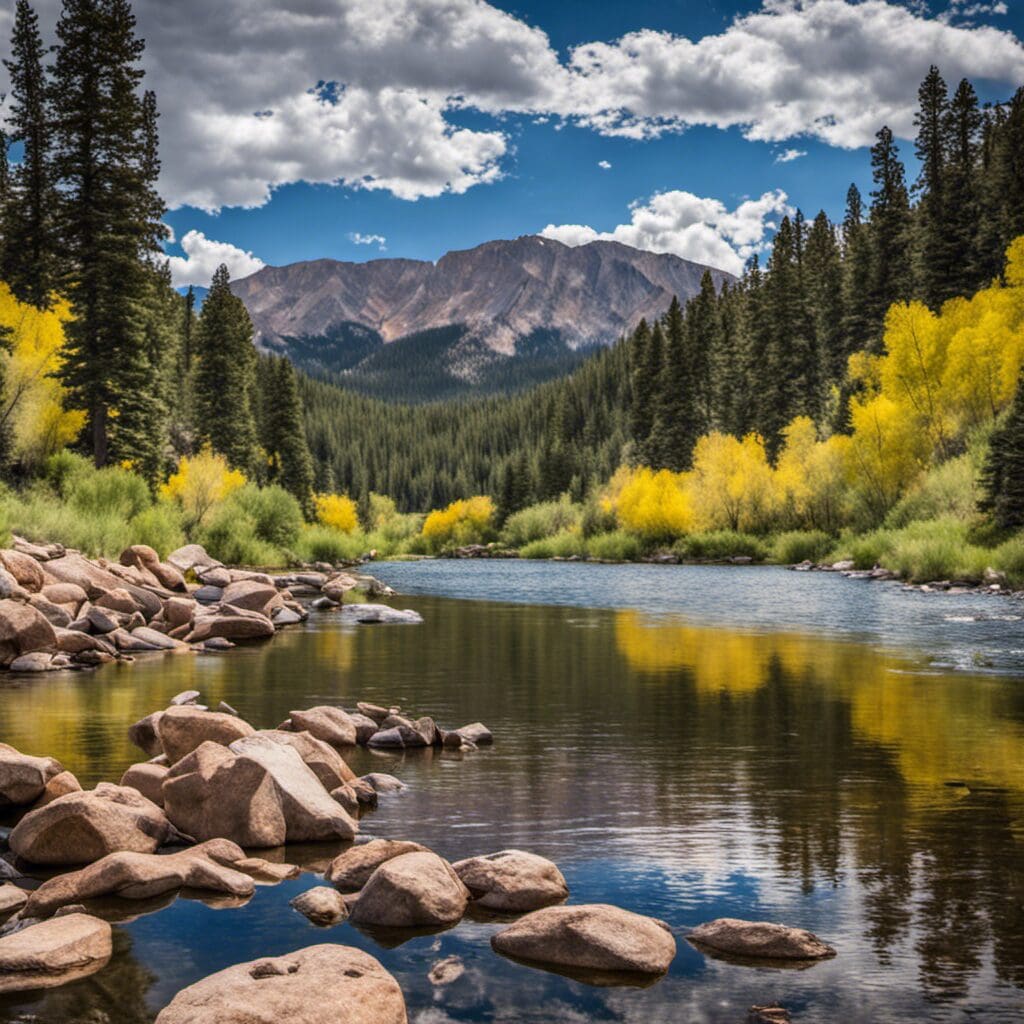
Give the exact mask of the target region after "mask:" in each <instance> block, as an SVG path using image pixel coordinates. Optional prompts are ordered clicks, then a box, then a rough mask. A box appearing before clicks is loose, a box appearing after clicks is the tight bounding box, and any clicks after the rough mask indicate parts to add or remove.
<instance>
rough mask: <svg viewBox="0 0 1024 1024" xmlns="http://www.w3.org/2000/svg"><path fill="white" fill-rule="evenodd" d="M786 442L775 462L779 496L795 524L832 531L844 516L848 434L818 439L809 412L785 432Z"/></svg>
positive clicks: (776, 487)
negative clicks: (846, 435)
mask: <svg viewBox="0 0 1024 1024" xmlns="http://www.w3.org/2000/svg"><path fill="white" fill-rule="evenodd" d="M782 434H783V438H784V439H785V444H784V445H783V448H782V451H781V452H780V453H779V458H778V462H777V464H776V466H775V491H776V500H777V502H778V505H779V506H780V512H781V515H782V516H783V518H785V519H786V520H788V522H789V524H790V525H792V526H797V527H801V528H804V529H811V530H824V531H825V532H826V533H833V532H835V531H836V530H838V529H839V527H840V526H841V525H842V522H843V519H844V516H845V506H846V492H847V480H846V478H847V472H846V467H847V465H848V463H849V438H848V437H844V436H843V435H833V436H832V437H829V438H826V439H825V440H823V441H819V440H818V432H817V428H816V427H815V425H814V421H813V420H811V419H810V417H808V416H798V417H797V418H796V419H795V420H793V422H792V423H790V424H789V426H788V427H786V429H785V430H784V431H783V432H782Z"/></svg>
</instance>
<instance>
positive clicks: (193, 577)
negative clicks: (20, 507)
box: [0, 537, 422, 672]
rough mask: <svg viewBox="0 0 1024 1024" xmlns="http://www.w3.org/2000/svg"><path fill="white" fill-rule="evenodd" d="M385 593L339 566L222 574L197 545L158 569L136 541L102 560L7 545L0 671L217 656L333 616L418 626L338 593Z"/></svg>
mask: <svg viewBox="0 0 1024 1024" xmlns="http://www.w3.org/2000/svg"><path fill="white" fill-rule="evenodd" d="M353 592H361V593H365V594H366V595H367V597H391V596H393V595H394V592H393V591H392V590H391V588H390V587H387V586H386V585H384V584H383V583H381V582H380V581H379V580H377V579H375V578H374V577H372V576H367V575H364V574H363V573H361V572H358V571H355V570H354V569H352V568H351V567H347V568H346V569H344V570H342V569H339V568H336V567H334V566H330V565H318V566H316V567H315V568H313V569H309V570H304V571H300V572H293V573H286V574H274V575H272V574H269V573H265V572H257V571H252V570H248V569H238V568H230V567H228V566H225V565H223V564H222V563H221V562H218V561H217V560H216V559H214V558H211V557H210V556H209V555H208V554H207V552H206V551H205V550H204V549H203V548H202V547H201V546H200V545H198V544H188V545H186V546H185V547H182V548H179V549H178V550H177V551H173V552H171V554H169V555H168V556H167V558H166V560H164V561H161V560H160V558H159V556H158V555H157V553H156V551H154V550H153V549H152V548H150V547H147V546H146V545H143V544H136V545H133V546H131V547H129V548H126V549H125V550H124V551H123V552H122V553H121V556H120V558H119V559H118V560H117V561H116V562H114V561H109V560H107V559H102V558H101V559H89V558H86V557H85V556H84V555H82V554H81V553H80V552H78V551H74V550H71V549H66V548H64V547H63V546H62V545H59V544H48V545H40V544H33V543H31V542H29V541H26V540H24V539H22V538H20V537H15V538H14V539H13V542H12V546H11V547H10V548H5V549H3V550H0V668H3V669H7V670H10V671H12V672H47V671H53V670H58V669H87V668H96V667H98V666H100V665H104V664H107V663H109V662H114V661H130V660H132V658H133V657H134V656H135V655H139V654H153V653H160V652H163V653H182V652H190V651H192V652H199V653H207V652H219V651H224V650H228V649H230V648H231V647H233V646H235V644H236V643H238V642H249V641H257V640H265V639H269V638H270V637H272V636H273V635H274V634H275V633H276V632H277V631H278V630H279V629H282V628H285V627H287V626H292V625H296V624H298V623H301V622H304V621H305V620H306V619H307V618H308V615H309V608H315V609H318V610H329V609H330V610H333V609H337V610H338V613H339V615H340V616H341V618H342V619H343V621H347V622H351V623H355V624H368V623H418V622H422V619H421V617H420V616H419V614H418V613H416V612H414V611H408V610H405V611H403V610H399V609H395V608H391V607H390V606H388V605H386V604H380V603H360V604H353V603H344V601H345V597H346V595H347V594H350V593H353Z"/></svg>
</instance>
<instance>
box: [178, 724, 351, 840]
mask: <svg viewBox="0 0 1024 1024" xmlns="http://www.w3.org/2000/svg"><path fill="white" fill-rule="evenodd" d="M163 794H164V808H165V810H166V812H167V816H168V817H169V818H170V820H171V821H172V822H173V823H174V824H175V825H176V826H177V827H178V828H180V829H181V830H182V831H183V832H187V833H188V834H189V835H191V836H195V837H196V838H197V839H212V838H214V837H217V836H223V837H224V838H227V839H231V840H233V841H234V842H237V843H238V844H239V845H241V846H248V847H269V846H281V845H283V844H284V843H285V842H286V841H292V842H303V841H315V840H320V839H337V838H342V839H351V838H352V837H353V836H354V835H355V833H356V831H357V829H358V826H357V825H356V823H355V822H353V821H352V819H351V818H349V816H348V815H347V814H345V812H344V811H343V810H342V809H341V807H339V806H338V805H337V804H336V803H335V802H334V801H333V800H332V799H331V797H330V794H329V793H328V792H327V791H326V790H325V789H324V788H323V786H322V785H321V783H320V781H319V779H317V777H316V775H314V774H313V772H312V771H311V770H310V769H309V768H307V767H306V765H305V764H304V763H303V762H302V759H301V758H300V757H299V755H298V753H297V752H296V751H295V750H294V749H292V748H291V747H285V746H281V745H280V744H278V743H275V742H274V741H273V740H271V739H268V738H267V737H266V736H258V735H255V736H250V737H249V738H247V739H243V740H238V741H236V742H235V743H234V744H232V746H231V748H230V749H229V748H227V747H222V746H220V745H219V744H216V743H212V742H206V743H203V744H201V745H200V746H199V747H198V748H197V749H196V750H194V751H193V752H192V753H191V754H189V755H188V757H186V758H184V759H183V760H181V761H179V762H178V763H177V764H175V765H174V766H173V767H172V768H171V770H170V772H168V775H167V778H166V779H165V780H164V785H163Z"/></svg>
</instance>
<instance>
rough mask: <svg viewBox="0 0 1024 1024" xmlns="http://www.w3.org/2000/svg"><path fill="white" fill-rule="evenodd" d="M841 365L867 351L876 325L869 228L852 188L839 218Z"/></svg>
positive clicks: (856, 191)
mask: <svg viewBox="0 0 1024 1024" xmlns="http://www.w3.org/2000/svg"><path fill="white" fill-rule="evenodd" d="M842 241H843V288H842V292H843V315H842V354H843V365H844V367H845V363H846V359H848V358H849V357H850V356H851V355H852V354H853V353H854V352H857V351H859V350H860V349H863V348H867V346H868V345H869V343H870V342H871V340H872V338H873V337H874V334H875V330H876V326H877V325H876V324H875V321H874V317H873V315H872V295H871V291H872V287H873V279H874V274H873V270H872V263H871V260H872V246H871V238H870V227H869V226H868V225H867V224H865V223H864V204H863V202H862V200H861V195H860V191H859V190H858V188H857V186H856V185H851V186H850V188H849V191H848V192H847V193H846V213H845V215H844V216H843V227H842Z"/></svg>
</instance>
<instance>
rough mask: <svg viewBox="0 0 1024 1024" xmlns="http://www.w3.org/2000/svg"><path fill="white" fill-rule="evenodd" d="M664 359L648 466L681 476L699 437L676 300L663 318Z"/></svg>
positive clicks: (684, 334)
mask: <svg viewBox="0 0 1024 1024" xmlns="http://www.w3.org/2000/svg"><path fill="white" fill-rule="evenodd" d="M664 331H665V356H664V360H663V366H662V371H661V380H660V383H659V388H658V403H657V408H656V410H655V417H654V427H653V429H652V431H651V438H650V444H649V448H650V452H649V454H650V456H651V460H650V461H651V465H654V466H658V467H663V468H665V469H671V470H672V471H673V472H676V473H678V472H681V471H682V470H685V469H689V468H690V463H691V461H692V458H693V447H694V445H695V444H696V443H697V438H698V437H699V436H700V430H699V427H698V422H699V419H698V412H697V403H696V398H697V396H696V394H695V387H694V380H695V375H694V367H693V363H692V350H691V348H690V345H689V339H688V338H687V331H686V324H685V323H684V320H683V310H682V307H681V306H680V305H679V299H678V298H676V297H675V296H673V298H672V302H671V304H670V305H669V307H668V312H667V313H666V314H665V321H664Z"/></svg>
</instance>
